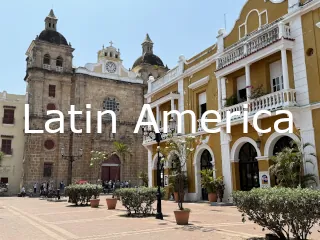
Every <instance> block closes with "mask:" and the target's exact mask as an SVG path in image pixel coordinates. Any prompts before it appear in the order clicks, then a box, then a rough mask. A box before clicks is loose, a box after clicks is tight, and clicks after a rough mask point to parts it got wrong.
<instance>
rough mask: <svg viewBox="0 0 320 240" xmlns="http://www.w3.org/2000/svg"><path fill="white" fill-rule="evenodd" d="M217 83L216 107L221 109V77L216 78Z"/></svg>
mask: <svg viewBox="0 0 320 240" xmlns="http://www.w3.org/2000/svg"><path fill="white" fill-rule="evenodd" d="M217 85H218V108H219V109H222V92H221V78H217Z"/></svg>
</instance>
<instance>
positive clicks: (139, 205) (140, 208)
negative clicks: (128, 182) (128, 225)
mask: <svg viewBox="0 0 320 240" xmlns="http://www.w3.org/2000/svg"><path fill="white" fill-rule="evenodd" d="M115 195H116V196H118V197H120V198H121V202H122V205H123V206H124V207H125V208H126V209H127V213H128V216H134V215H135V216H147V215H149V214H152V213H153V210H154V209H153V208H152V204H153V203H154V202H155V201H156V200H157V188H146V187H141V188H122V189H118V190H116V192H115ZM161 195H162V196H164V189H161Z"/></svg>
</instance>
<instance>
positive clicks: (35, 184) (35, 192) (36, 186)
mask: <svg viewBox="0 0 320 240" xmlns="http://www.w3.org/2000/svg"><path fill="white" fill-rule="evenodd" d="M37 188H38V183H34V184H33V194H37Z"/></svg>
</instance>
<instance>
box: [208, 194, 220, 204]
mask: <svg viewBox="0 0 320 240" xmlns="http://www.w3.org/2000/svg"><path fill="white" fill-rule="evenodd" d="M208 199H209V202H217V200H218V197H217V194H216V193H208Z"/></svg>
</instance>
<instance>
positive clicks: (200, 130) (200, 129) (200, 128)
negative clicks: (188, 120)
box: [197, 119, 208, 132]
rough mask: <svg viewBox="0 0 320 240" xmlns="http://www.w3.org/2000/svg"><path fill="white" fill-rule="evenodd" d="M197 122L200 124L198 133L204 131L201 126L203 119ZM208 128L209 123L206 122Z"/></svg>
mask: <svg viewBox="0 0 320 240" xmlns="http://www.w3.org/2000/svg"><path fill="white" fill-rule="evenodd" d="M197 122H198V129H197V131H198V132H202V131H204V130H203V128H202V125H201V119H199V120H198V121H197ZM206 126H207V127H208V123H207V122H206Z"/></svg>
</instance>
